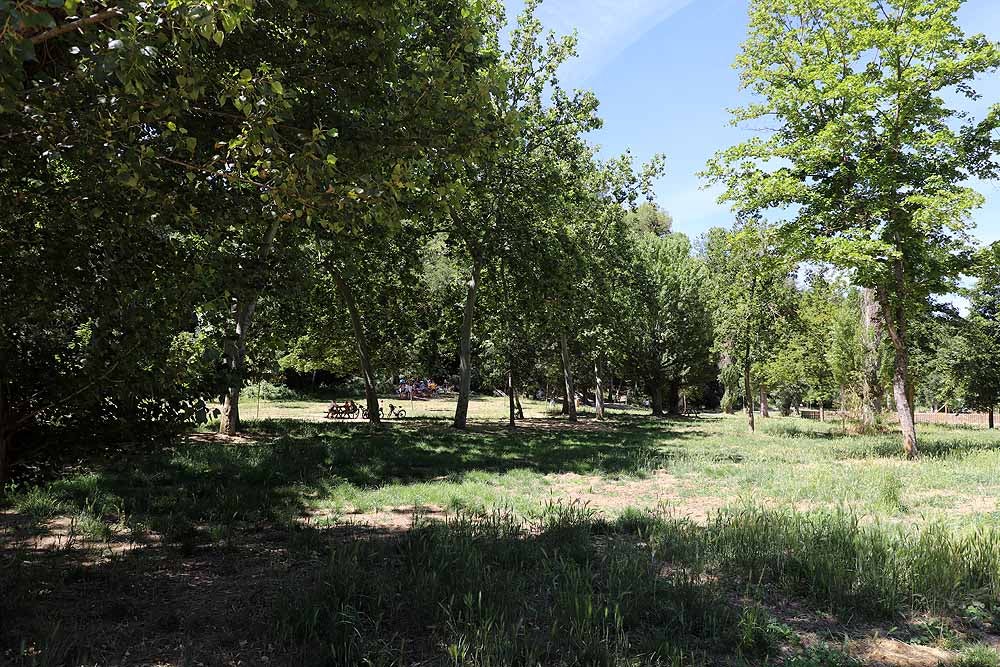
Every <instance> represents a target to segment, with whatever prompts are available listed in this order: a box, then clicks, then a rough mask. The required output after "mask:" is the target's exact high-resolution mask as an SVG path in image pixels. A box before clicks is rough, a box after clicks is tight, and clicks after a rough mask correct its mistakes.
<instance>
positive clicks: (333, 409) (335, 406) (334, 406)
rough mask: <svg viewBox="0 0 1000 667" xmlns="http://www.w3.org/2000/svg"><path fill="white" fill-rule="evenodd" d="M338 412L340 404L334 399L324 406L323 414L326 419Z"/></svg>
mask: <svg viewBox="0 0 1000 667" xmlns="http://www.w3.org/2000/svg"><path fill="white" fill-rule="evenodd" d="M338 412H340V404H339V403H337V401H336V399H334V401H333V402H332V403H330V405H328V406H327V408H326V414H325V415H324V416H325V417H326V418H327V419H333V417H334V415H335V414H337V413H338Z"/></svg>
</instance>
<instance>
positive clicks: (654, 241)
mask: <svg viewBox="0 0 1000 667" xmlns="http://www.w3.org/2000/svg"><path fill="white" fill-rule="evenodd" d="M637 236H638V238H637V246H638V248H637V249H638V253H637V256H636V261H637V263H638V270H639V271H640V275H639V281H640V283H639V285H638V286H637V287H638V289H637V293H635V294H634V296H633V298H634V299H636V301H637V304H638V305H639V308H640V309H641V310H640V314H639V317H638V318H637V320H638V321H636V322H635V323H634V325H633V327H634V328H633V335H632V336H631V337H630V338H629V339H628V342H629V345H628V347H629V349H630V351H631V354H630V358H631V362H632V365H633V367H634V368H635V372H636V374H637V376H638V377H639V378H641V380H642V381H643V383H644V384H645V386H646V388H647V390H648V391H649V394H650V396H651V399H652V400H651V401H650V403H651V407H652V411H653V414H654V415H656V416H662V415H663V412H664V407H666V410H667V412H669V413H671V414H676V413H677V412H678V405H679V402H680V393H681V389H682V388H683V387H684V386H685V385H689V384H694V383H695V381H697V380H699V379H700V375H701V374H702V373H703V372H704V370H705V368H706V367H707V366H708V359H709V351H710V349H711V334H712V329H711V318H710V315H709V309H708V305H707V303H706V302H705V290H704V282H705V280H706V275H705V268H704V265H703V264H702V262H701V260H699V259H697V258H695V257H693V256H692V255H691V244H690V242H689V241H688V239H687V237H686V236H684V235H683V234H666V235H664V236H657V235H655V234H654V233H653V232H651V231H647V232H645V233H643V234H640V235H637ZM664 402H666V406H664Z"/></svg>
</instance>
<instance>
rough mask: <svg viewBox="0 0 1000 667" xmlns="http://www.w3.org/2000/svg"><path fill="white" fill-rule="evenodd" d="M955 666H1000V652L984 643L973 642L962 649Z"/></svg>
mask: <svg viewBox="0 0 1000 667" xmlns="http://www.w3.org/2000/svg"><path fill="white" fill-rule="evenodd" d="M955 667H1000V653H997V652H996V649H993V648H991V647H989V646H987V645H985V644H975V645H973V646H969V647H967V648H965V649H963V650H962V652H961V654H960V655H959V657H958V660H957V661H955Z"/></svg>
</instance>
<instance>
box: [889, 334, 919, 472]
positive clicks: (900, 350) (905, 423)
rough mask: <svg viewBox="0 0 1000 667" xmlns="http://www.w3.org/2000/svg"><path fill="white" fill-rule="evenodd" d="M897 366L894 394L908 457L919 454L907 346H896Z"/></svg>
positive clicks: (894, 371) (893, 381) (914, 456)
mask: <svg viewBox="0 0 1000 667" xmlns="http://www.w3.org/2000/svg"><path fill="white" fill-rule="evenodd" d="M895 351H896V355H895V357H896V358H895V367H894V370H893V375H892V395H893V398H894V399H896V414H897V415H898V416H899V428H900V430H901V431H902V432H903V451H905V452H906V458H908V459H912V458H916V456H917V428H916V424H915V423H914V420H913V408H912V406H911V405H910V397H909V392H908V391H907V382H906V378H907V374H908V370H909V369H908V365H909V354H908V353H907V351H906V348H905V347H902V346H900V347H895Z"/></svg>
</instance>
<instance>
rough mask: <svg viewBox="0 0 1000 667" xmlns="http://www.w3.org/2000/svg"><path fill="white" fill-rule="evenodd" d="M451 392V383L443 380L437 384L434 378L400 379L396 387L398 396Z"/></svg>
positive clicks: (424, 395)
mask: <svg viewBox="0 0 1000 667" xmlns="http://www.w3.org/2000/svg"><path fill="white" fill-rule="evenodd" d="M450 392H451V385H449V384H448V383H447V382H445V383H444V384H443V385H439V384H438V383H436V382H434V380H410V379H402V378H401V379H400V380H399V386H397V387H396V394H397V395H398V396H399V397H400V398H429V397H431V396H434V395H435V394H447V393H450Z"/></svg>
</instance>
